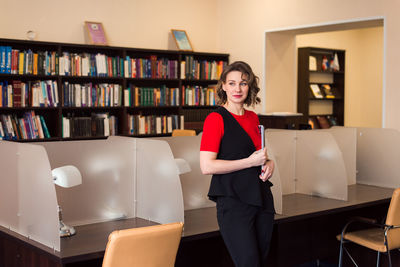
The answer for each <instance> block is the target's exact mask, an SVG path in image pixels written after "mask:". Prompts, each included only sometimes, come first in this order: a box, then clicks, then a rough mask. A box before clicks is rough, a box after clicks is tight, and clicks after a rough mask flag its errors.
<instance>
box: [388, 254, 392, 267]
mask: <svg viewBox="0 0 400 267" xmlns="http://www.w3.org/2000/svg"><path fill="white" fill-rule="evenodd" d="M387 256H388V259H389V267H392V258H391V257H390V250H388V251H387Z"/></svg>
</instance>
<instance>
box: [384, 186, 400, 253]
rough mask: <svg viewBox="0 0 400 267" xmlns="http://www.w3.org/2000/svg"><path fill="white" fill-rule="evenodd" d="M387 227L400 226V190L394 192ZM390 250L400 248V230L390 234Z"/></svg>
mask: <svg viewBox="0 0 400 267" xmlns="http://www.w3.org/2000/svg"><path fill="white" fill-rule="evenodd" d="M386 224H387V225H400V188H397V189H396V190H394V192H393V195H392V199H391V201H390V205H389V210H388V213H387V217H386ZM388 243H389V249H390V250H392V249H396V248H400V228H398V229H392V230H389V232H388Z"/></svg>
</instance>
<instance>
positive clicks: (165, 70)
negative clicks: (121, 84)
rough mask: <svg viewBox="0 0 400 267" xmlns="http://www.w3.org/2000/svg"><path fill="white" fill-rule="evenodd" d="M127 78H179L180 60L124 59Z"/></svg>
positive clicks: (154, 57)
mask: <svg viewBox="0 0 400 267" xmlns="http://www.w3.org/2000/svg"><path fill="white" fill-rule="evenodd" d="M124 69H125V75H124V77H125V78H152V79H177V78H178V61H177V60H170V59H167V58H160V59H157V56H155V55H152V56H150V59H146V58H130V57H129V56H127V57H126V58H125V61H124Z"/></svg>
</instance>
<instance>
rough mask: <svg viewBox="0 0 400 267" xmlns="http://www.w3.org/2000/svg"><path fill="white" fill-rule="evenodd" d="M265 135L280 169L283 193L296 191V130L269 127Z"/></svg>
mask: <svg viewBox="0 0 400 267" xmlns="http://www.w3.org/2000/svg"><path fill="white" fill-rule="evenodd" d="M265 136H266V140H267V142H268V143H269V144H270V146H271V148H270V149H271V152H272V154H273V155H274V157H275V162H276V163H277V167H278V169H279V174H280V180H281V186H282V189H281V190H282V194H283V195H286V194H293V193H295V192H296V187H295V180H294V178H295V155H296V142H295V138H296V131H293V130H275V129H267V130H266V132H265ZM268 149H269V148H268Z"/></svg>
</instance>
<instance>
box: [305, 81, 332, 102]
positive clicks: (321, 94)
mask: <svg viewBox="0 0 400 267" xmlns="http://www.w3.org/2000/svg"><path fill="white" fill-rule="evenodd" d="M310 89H311V92H312V94H313V96H314V97H315V98H330V99H333V98H336V94H337V92H336V90H334V88H332V87H331V85H330V84H310Z"/></svg>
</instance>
